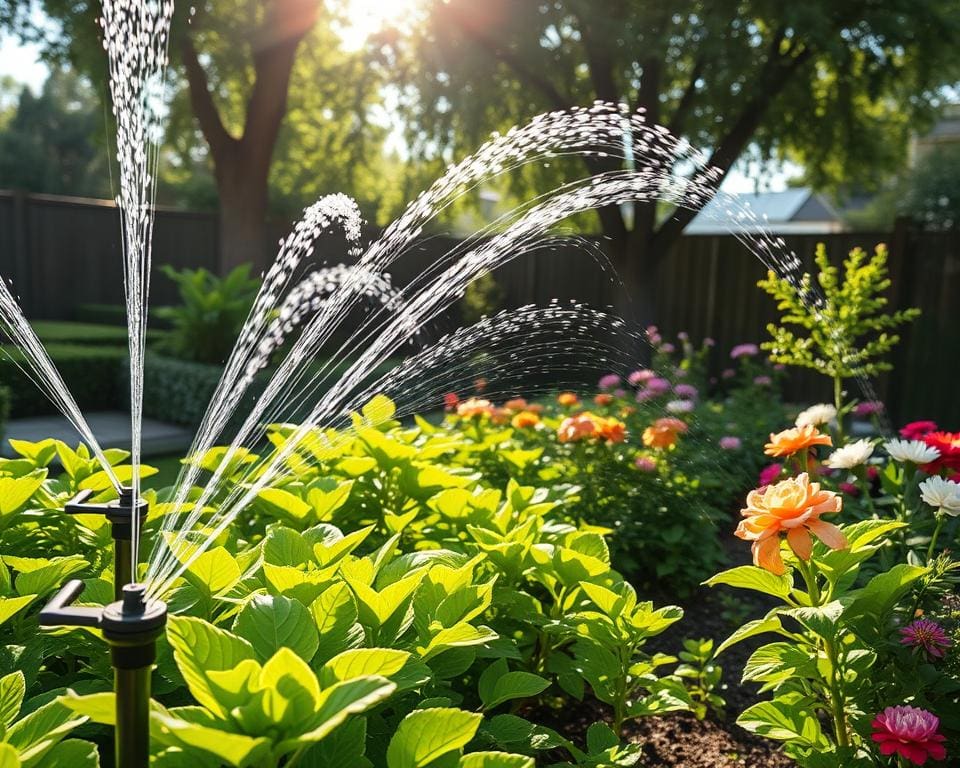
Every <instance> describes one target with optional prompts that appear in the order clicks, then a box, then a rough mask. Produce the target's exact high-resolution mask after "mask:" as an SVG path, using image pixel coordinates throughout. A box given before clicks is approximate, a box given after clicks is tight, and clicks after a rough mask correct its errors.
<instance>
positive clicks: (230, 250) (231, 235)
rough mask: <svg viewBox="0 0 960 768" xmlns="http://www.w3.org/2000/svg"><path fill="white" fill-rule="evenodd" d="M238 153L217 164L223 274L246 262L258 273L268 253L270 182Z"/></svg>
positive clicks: (221, 270)
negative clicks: (267, 228)
mask: <svg viewBox="0 0 960 768" xmlns="http://www.w3.org/2000/svg"><path fill="white" fill-rule="evenodd" d="M236 154H237V157H236V159H235V160H234V161H232V162H227V163H218V164H217V167H216V177H217V191H218V194H219V198H220V217H219V233H218V234H219V239H218V245H219V249H218V250H219V266H220V273H221V274H226V273H227V272H229V271H230V270H231V269H233V268H234V267H237V266H239V265H241V264H244V263H252V264H253V269H252V270H251V271H252V272H253V273H256V272H258V271H259V269H260V268H261V267H262V266H263V264H264V260H265V258H266V256H267V252H266V249H267V243H266V232H265V229H266V226H265V225H266V216H267V183H266V180H265V179H263V178H262V174H260V173H255V171H256V170H258V169H255V168H253V167H251V164H250V163H247V162H245V158H244V156H243V154H242V153H240V152H238V153H236ZM225 166H226V167H225Z"/></svg>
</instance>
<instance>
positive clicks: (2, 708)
mask: <svg viewBox="0 0 960 768" xmlns="http://www.w3.org/2000/svg"><path fill="white" fill-rule="evenodd" d="M26 691H27V681H26V678H24V676H23V672H21V671H19V670H17V671H16V672H11V673H10V674H9V675H4V676H3V677H0V733H2V731H3V728H5V727H6V726H8V725H10V723H12V722H13V721H14V720H15V719H16V717H17V713H18V712H19V711H20V705H21V704H23V694H24V693H26Z"/></svg>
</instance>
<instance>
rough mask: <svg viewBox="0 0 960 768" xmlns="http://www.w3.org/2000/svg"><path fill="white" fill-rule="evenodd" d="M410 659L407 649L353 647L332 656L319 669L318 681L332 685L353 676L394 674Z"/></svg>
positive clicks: (350, 678)
mask: <svg viewBox="0 0 960 768" xmlns="http://www.w3.org/2000/svg"><path fill="white" fill-rule="evenodd" d="M409 659H410V654H409V653H408V652H407V651H400V650H396V649H394V648H355V649H353V650H350V651H344V652H343V653H339V654H337V655H336V656H334V657H333V658H332V659H330V661H328V662H327V663H326V664H324V665H323V668H322V669H321V670H320V682H321V684H323V685H332V684H333V683H336V682H340V681H342V680H352V679H353V678H355V677H364V676H368V675H380V676H381V677H390V676H392V675H395V674H396V673H397V672H399V671H400V670H401V669H403V665H404V664H406V663H407V661H408V660H409Z"/></svg>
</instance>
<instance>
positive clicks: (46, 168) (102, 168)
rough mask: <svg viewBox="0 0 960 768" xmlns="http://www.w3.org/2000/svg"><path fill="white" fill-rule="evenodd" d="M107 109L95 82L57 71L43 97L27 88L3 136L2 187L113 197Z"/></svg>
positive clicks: (0, 140)
mask: <svg viewBox="0 0 960 768" xmlns="http://www.w3.org/2000/svg"><path fill="white" fill-rule="evenodd" d="M103 121H104V116H103V110H102V109H101V107H100V103H99V100H98V99H97V95H96V93H95V92H94V90H93V88H91V86H90V84H89V83H87V82H86V81H84V80H83V79H82V78H81V77H79V76H78V75H76V74H75V73H73V72H70V71H65V70H62V69H54V70H53V71H51V73H50V76H49V77H48V78H47V80H46V82H45V83H44V85H43V89H42V91H41V92H40V95H39V96H34V94H33V93H32V92H31V91H30V89H29V88H27V87H25V86H22V87H21V88H20V94H19V97H18V98H17V102H16V106H15V107H13V108H9V109H8V115H7V116H6V118H5V119H4V120H3V130H2V132H0V186H3V187H6V188H13V189H22V190H26V191H28V192H48V193H51V194H60V195H83V196H87V197H96V196H103V195H105V194H109V192H110V186H109V177H108V174H107V168H106V161H105V157H104V152H103V146H102V145H97V144H96V142H95V140H94V139H93V137H94V136H96V134H97V133H98V132H99V133H100V134H102V133H103V128H104V124H103Z"/></svg>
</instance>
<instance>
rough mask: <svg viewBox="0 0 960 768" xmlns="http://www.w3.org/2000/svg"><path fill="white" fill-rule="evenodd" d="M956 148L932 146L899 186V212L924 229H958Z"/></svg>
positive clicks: (959, 159)
mask: <svg viewBox="0 0 960 768" xmlns="http://www.w3.org/2000/svg"><path fill="white" fill-rule="evenodd" d="M958 180H960V147H957V146H947V147H938V146H935V147H933V148H932V149H930V150H929V151H928V152H927V153H925V154H924V155H923V156H921V157H920V159H919V161H918V162H917V164H916V166H915V167H914V168H912V169H911V170H910V172H909V173H908V174H907V177H906V180H905V182H904V183H903V187H905V189H904V190H903V191H904V192H905V194H904V195H903V197H902V198H901V202H900V210H901V212H902V213H904V214H906V215H907V216H910V217H911V218H912V219H913V220H914V221H915V222H917V223H918V224H919V225H920V226H921V227H923V228H924V229H931V230H935V231H946V230H954V229H956V228H957V227H960V194H958V193H957V181H958Z"/></svg>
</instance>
